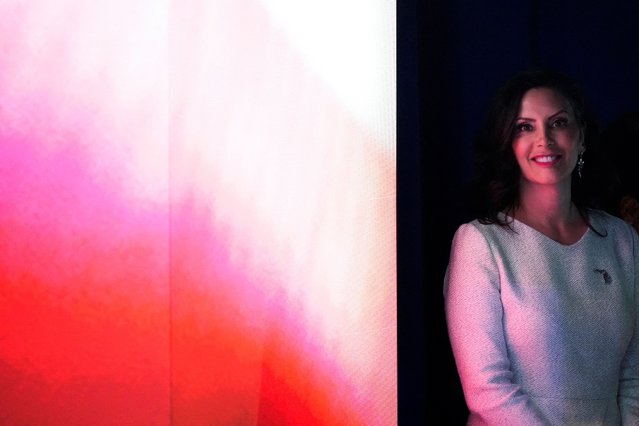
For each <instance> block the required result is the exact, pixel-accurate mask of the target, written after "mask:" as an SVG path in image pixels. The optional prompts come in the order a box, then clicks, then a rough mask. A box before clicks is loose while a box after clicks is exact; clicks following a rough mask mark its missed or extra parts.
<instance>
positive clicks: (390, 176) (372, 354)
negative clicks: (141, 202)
mask: <svg viewBox="0 0 639 426" xmlns="http://www.w3.org/2000/svg"><path fill="white" fill-rule="evenodd" d="M329 4H330V5H332V7H333V8H334V10H335V11H336V13H338V11H341V10H342V9H343V7H342V4H339V5H338V4H336V3H332V2H331V3H329ZM380 4H381V3H373V4H372V5H371V4H368V5H361V7H362V8H364V7H367V8H370V9H375V8H376V9H378V12H370V15H371V16H374V17H384V19H391V17H392V16H394V15H393V14H391V15H389V16H387V15H385V14H384V13H383V11H379V9H380V8H381V9H386V7H381V6H380ZM262 5H263V3H261V2H259V1H258V0H243V1H242V2H240V3H238V4H234V3H230V2H229V3H222V4H220V3H216V4H215V6H211V5H209V4H207V3H206V2H202V4H201V5H200V7H199V8H188V9H187V10H182V12H183V15H182V14H180V15H179V18H178V19H176V22H179V23H180V25H183V26H184V27H188V28H189V31H188V32H187V31H181V30H180V31H177V30H179V28H180V27H174V26H172V28H174V29H175V30H176V31H177V33H178V34H180V35H181V38H180V39H179V40H176V39H172V42H174V43H175V44H174V46H173V49H174V51H173V56H172V60H171V64H172V66H174V68H173V69H172V73H171V95H172V96H171V107H172V111H171V119H172V122H171V129H172V130H171V132H172V137H171V152H172V154H171V164H172V168H171V172H172V180H171V190H172V191H171V194H172V202H173V203H180V202H182V201H183V200H189V202H192V200H195V201H196V203H197V204H198V207H199V208H201V211H208V212H210V213H209V214H210V217H211V223H212V226H213V229H214V231H213V232H214V233H215V232H216V231H217V233H219V234H222V233H224V235H230V236H231V238H229V241H225V248H226V250H228V254H229V257H230V258H231V259H232V263H233V264H232V265H231V267H232V268H235V269H237V270H240V271H242V273H243V274H245V275H247V276H249V278H250V279H249V280H248V281H247V282H246V283H245V287H246V288H245V289H243V292H244V293H245V294H247V295H248V296H247V298H250V297H256V296H255V295H264V294H268V295H269V297H268V298H266V299H269V300H264V299H260V300H252V304H251V305H250V306H260V307H261V306H263V304H265V303H270V301H271V300H279V301H280V303H283V305H282V306H283V309H286V310H287V312H288V313H289V314H290V315H288V317H292V318H294V319H295V320H296V321H297V324H296V325H297V326H298V327H299V328H300V329H301V330H303V333H302V335H300V336H299V339H300V342H296V343H299V344H309V345H312V344H314V345H316V347H317V348H318V350H319V351H321V350H322V349H323V350H324V352H323V353H318V354H317V356H318V357H319V356H325V357H327V358H329V359H331V360H332V361H334V362H335V363H336V364H337V365H338V367H339V368H340V369H342V372H343V373H344V374H345V375H346V376H347V377H348V378H349V380H350V384H351V385H353V387H354V388H355V389H366V390H367V391H366V392H363V395H362V396H361V398H362V401H365V403H363V406H364V405H365V406H367V407H368V408H370V410H369V412H370V415H371V416H373V417H371V418H374V416H375V415H378V416H387V418H385V419H384V420H382V421H379V418H378V419H377V420H378V421H377V422H376V421H373V422H371V424H393V423H394V421H393V417H394V416H395V415H396V402H397V400H396V360H397V357H396V287H395V286H396V257H395V256H396V254H395V156H394V152H395V149H394V147H395V133H394V130H395V128H394V121H393V124H392V125H391V124H390V123H391V121H392V120H390V119H389V118H388V117H394V99H392V100H387V99H386V98H385V96H384V95H383V93H385V92H384V90H388V87H390V86H393V87H394V84H395V81H394V78H392V76H394V60H393V61H390V62H388V63H386V62H385V60H386V59H379V58H377V59H374V58H373V56H374V55H373V54H372V51H370V52H368V53H367V55H370V56H369V59H370V61H371V62H368V67H369V68H370V67H372V68H375V67H378V68H380V69H378V70H376V72H378V73H377V74H375V73H369V72H368V71H366V70H365V69H364V68H366V67H364V68H362V67H361V66H360V65H359V61H357V60H356V61H353V60H352V59H353V58H350V57H348V52H349V50H348V49H345V50H341V49H337V48H336V44H338V42H339V43H342V44H344V45H347V46H357V45H358V44H362V43H368V42H370V41H371V40H377V44H381V45H387V44H388V43H394V34H391V35H388V37H389V39H387V40H385V41H383V42H382V41H380V40H378V37H380V34H385V30H384V28H387V27H388V26H392V25H390V24H389V23H388V22H383V21H381V20H378V21H376V24H375V25H373V22H372V21H370V20H369V21H364V23H363V24H362V26H360V24H359V23H358V22H356V21H353V22H351V24H352V30H351V32H346V33H342V34H341V37H342V39H341V40H338V38H330V37H329V38H327V39H326V41H325V43H323V42H322V39H321V38H315V39H313V40H312V41H313V43H315V46H314V49H316V50H317V51H318V52H320V56H319V57H320V58H322V55H323V59H322V60H323V61H326V63H327V64H328V65H327V66H326V67H325V71H326V72H327V73H328V74H320V73H318V72H317V67H320V68H322V67H324V64H322V65H321V66H320V65H317V66H314V65H312V64H309V59H308V58H309V56H308V55H307V54H306V53H305V52H304V51H303V50H304V49H301V48H300V47H299V45H298V44H296V42H295V41H294V40H292V39H291V38H292V37H293V36H290V33H289V32H284V31H280V29H281V28H280V26H276V25H274V21H273V19H272V17H271V15H269V13H268V12H267V11H266V10H264V9H263V7H262ZM384 5H386V3H384ZM290 7H292V9H293V11H294V12H295V11H297V10H298V9H299V7H298V6H295V5H291V6H290ZM317 7H319V6H317ZM323 7H324V6H321V8H323ZM352 12H354V11H352ZM340 13H341V12H340ZM327 15H328V14H327ZM291 16H295V13H292V14H291ZM305 16H306V15H305ZM393 19H394V18H393ZM301 21H302V23H304V22H305V21H304V17H302V19H301ZM373 21H374V20H373ZM306 23H307V24H309V23H308V22H306ZM172 25H173V24H172ZM309 25H310V24H309ZM323 25H326V28H325V29H323V30H321V31H320V29H319V28H317V27H315V28H316V29H315V30H314V32H316V33H318V34H322V33H323V32H325V31H328V29H329V28H331V25H329V24H327V22H325V21H324V22H323ZM342 26H343V27H345V26H346V22H343V23H342ZM344 30H345V28H344ZM309 36H310V35H309ZM351 36H352V37H353V38H354V39H355V40H354V41H353V40H350V37H351ZM293 38H294V37H293ZM371 44H374V43H372V42H371ZM353 50H357V49H355V47H353ZM361 51H363V52H366V50H365V49H363V50H361ZM384 52H385V51H384V49H383V48H380V49H379V51H378V52H377V53H379V54H380V55H381V56H382V57H383V56H384V55H385V54H386V53H387V52H388V51H386V53H384ZM176 58H179V60H177V59H176ZM369 59H366V60H369ZM361 60H362V61H365V59H361ZM320 62H321V61H320ZM340 62H341V63H340ZM371 63H372V64H378V65H370V64H371ZM351 64H353V66H354V67H356V68H357V67H360V68H358V69H359V70H360V71H361V73H363V74H362V75H358V72H357V71H354V72H351V71H350V70H349V67H350V65H351ZM311 65H312V66H311ZM384 67H387V68H386V70H385V71H384V70H383V68H384ZM365 71H366V72H365ZM341 73H345V74H346V76H345V77H344V76H342V75H340V74H341ZM371 74H372V75H371ZM327 75H328V76H329V77H328V78H327ZM331 75H332V76H333V77H331ZM382 77H383V78H382ZM331 78H333V80H331ZM367 79H369V80H368V82H365V83H362V81H366V80H367ZM378 80H379V81H378ZM328 81H330V82H331V84H333V85H332V86H331V85H329V84H327V82H328ZM350 84H355V85H356V86H358V87H355V88H352V87H350V86H349V85H350ZM365 86H366V87H365ZM364 88H366V89H367V90H364ZM371 92H372V93H373V94H371ZM359 96H361V97H362V98H359V99H355V98H358V97H359ZM347 101H348V102H350V104H348V103H347ZM389 105H392V107H389ZM363 117H368V118H366V119H364V118H363ZM375 117H377V118H375ZM382 117H385V118H382ZM366 120H371V121H375V120H378V122H376V123H375V124H372V123H370V124H365V121H366ZM383 125H386V126H388V127H386V128H384V130H383V131H381V130H380V131H376V130H375V128H376V127H375V126H378V127H380V128H381V127H383ZM210 291H211V292H213V294H214V293H215V291H218V289H216V287H215V286H214V283H212V284H211V288H210ZM251 295H253V296H251ZM282 298H283V299H284V300H282ZM249 300H251V299H249ZM273 303H275V302H273ZM275 314H277V311H276V313H275ZM267 317H268V315H267ZM278 320H279V318H278V317H273V318H264V321H263V324H262V327H263V328H264V330H267V329H268V327H273V326H275V324H277V321H278Z"/></svg>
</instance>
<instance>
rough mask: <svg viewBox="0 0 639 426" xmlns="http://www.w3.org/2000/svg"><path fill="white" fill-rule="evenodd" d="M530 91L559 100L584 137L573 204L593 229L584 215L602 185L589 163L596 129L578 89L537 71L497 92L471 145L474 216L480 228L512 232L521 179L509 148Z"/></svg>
mask: <svg viewBox="0 0 639 426" xmlns="http://www.w3.org/2000/svg"><path fill="white" fill-rule="evenodd" d="M534 88H548V89H552V90H554V91H556V92H557V93H559V94H561V95H562V96H563V97H564V98H565V99H566V100H567V101H568V103H569V104H570V106H571V107H572V110H573V113H574V115H575V119H576V121H577V124H578V126H579V128H580V129H581V131H582V132H583V135H584V144H585V147H586V151H585V152H584V156H583V158H584V161H585V166H584V169H583V172H582V176H583V178H579V177H578V176H577V171H576V170H575V171H573V174H572V186H571V188H572V201H573V203H574V204H575V206H576V207H577V209H578V211H579V214H580V215H581V216H582V217H583V218H584V220H585V221H586V223H588V226H590V227H591V228H592V226H591V224H590V221H589V219H588V214H587V210H588V209H589V208H593V207H598V204H599V201H598V197H597V194H598V189H597V188H598V187H600V186H601V184H602V183H603V181H601V179H600V178H599V176H598V175H599V174H600V169H601V168H602V167H600V166H598V165H597V164H595V163H597V161H593V160H596V159H597V157H598V155H597V153H598V152H599V151H600V149H599V147H598V124H597V121H596V120H595V117H594V114H593V113H592V109H591V108H590V107H589V105H588V104H587V103H586V100H585V98H584V96H583V93H582V91H581V89H580V87H579V86H578V85H577V83H576V82H575V81H574V80H573V79H571V78H570V77H568V76H566V75H565V74H562V73H560V72H557V71H553V70H542V69H535V70H527V71H524V72H522V73H520V74H517V75H515V76H514V77H512V78H511V79H510V80H508V81H507V82H506V83H505V84H504V85H503V86H502V87H501V88H499V90H498V91H497V92H496V94H495V95H494V97H493V98H492V101H491V103H490V106H489V109H488V113H487V115H486V118H485V122H484V126H483V127H482V128H481V130H480V132H479V134H478V137H477V139H476V145H475V153H476V161H477V163H476V166H477V174H476V179H475V181H474V184H473V190H472V194H473V198H474V203H473V204H474V209H475V211H474V215H475V217H477V219H478V220H479V221H480V222H481V223H485V224H487V223H489V224H492V223H494V224H498V225H502V226H506V227H509V228H511V229H512V217H513V213H514V211H515V209H516V208H517V207H518V206H519V202H520V200H519V180H520V175H521V170H520V168H519V165H518V163H517V160H516V158H515V154H514V152H513V149H512V142H513V138H514V136H515V127H516V121H517V117H518V115H519V110H520V105H521V100H522V98H523V96H524V94H525V93H526V92H528V91H529V90H530V89H534ZM575 169H576V168H575ZM604 186H605V184H604ZM501 212H503V213H506V216H505V217H504V216H503V215H501V214H500V213H501ZM593 230H594V229H593ZM595 231H596V230H595Z"/></svg>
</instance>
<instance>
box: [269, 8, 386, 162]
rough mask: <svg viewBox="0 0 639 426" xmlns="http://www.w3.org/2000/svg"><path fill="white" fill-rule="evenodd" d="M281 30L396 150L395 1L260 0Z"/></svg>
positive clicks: (347, 104) (381, 139) (344, 100)
mask: <svg viewBox="0 0 639 426" xmlns="http://www.w3.org/2000/svg"><path fill="white" fill-rule="evenodd" d="M259 1H260V2H261V3H262V4H263V5H264V7H265V8H266V9H267V11H268V12H269V15H270V17H271V19H272V21H273V23H274V25H275V26H276V27H277V29H278V30H280V31H283V32H284V33H285V35H286V37H287V41H288V42H289V43H290V44H291V45H292V46H293V47H294V48H295V49H296V51H297V53H298V54H299V55H301V56H302V57H303V58H304V60H305V61H306V62H307V63H308V64H309V66H310V67H311V68H312V69H313V71H314V72H316V73H317V74H318V75H319V76H320V78H321V79H322V81H323V82H324V84H326V85H327V86H328V87H330V89H331V90H333V91H334V93H335V95H336V96H337V97H338V99H340V100H341V102H342V103H343V104H344V106H345V107H346V108H348V109H349V110H350V111H351V113H352V114H353V115H354V116H355V117H356V118H357V119H358V120H360V121H361V122H362V123H363V124H364V125H365V126H366V127H367V128H368V129H369V131H371V132H372V134H374V135H376V136H380V137H377V138H375V141H376V142H377V143H380V144H382V145H383V147H384V148H385V149H387V150H389V151H390V152H391V153H394V152H395V151H394V149H395V147H394V144H384V141H388V140H389V139H392V137H391V138H389V134H388V132H394V129H395V121H396V119H395V105H396V102H395V93H396V91H395V87H396V85H395V80H396V71H395V60H396V58H395V52H396V48H395V38H396V37H395V29H396V26H395V21H396V19H395V15H396V12H395V10H396V9H395V1H392V0H324V1H312V0H306V1H304V0H259Z"/></svg>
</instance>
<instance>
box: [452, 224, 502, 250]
mask: <svg viewBox="0 0 639 426" xmlns="http://www.w3.org/2000/svg"><path fill="white" fill-rule="evenodd" d="M512 233H513V230H512V229H511V228H509V227H507V226H503V225H500V224H497V223H488V222H485V221H481V220H479V219H473V220H471V221H469V222H466V223H462V224H461V225H459V227H458V228H457V230H456V231H455V236H454V237H453V242H454V243H455V242H457V243H461V242H464V243H468V242H474V243H475V244H482V245H484V244H485V245H491V244H492V243H493V242H495V241H497V240H501V239H503V238H507V237H508V236H509V235H510V234H512Z"/></svg>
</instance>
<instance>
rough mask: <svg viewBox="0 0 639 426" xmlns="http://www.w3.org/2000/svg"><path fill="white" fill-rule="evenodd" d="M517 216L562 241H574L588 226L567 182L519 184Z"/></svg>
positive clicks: (519, 219)
mask: <svg viewBox="0 0 639 426" xmlns="http://www.w3.org/2000/svg"><path fill="white" fill-rule="evenodd" d="M514 215H515V219H517V220H518V221H520V222H522V223H525V224H526V225H528V226H530V227H532V228H534V229H536V230H537V231H539V232H541V233H543V234H545V235H546V236H548V237H549V238H552V239H553V240H555V241H557V242H560V243H562V244H573V243H575V242H576V241H578V240H579V239H580V238H581V237H582V236H583V234H584V233H585V232H586V230H587V229H588V224H587V223H586V222H585V221H584V219H583V218H582V217H581V215H580V214H579V211H578V210H577V208H576V206H575V205H574V204H573V203H572V201H571V197H570V182H568V183H567V185H563V186H561V185H534V184H522V185H521V186H520V194H519V205H518V206H517V208H516V209H515V212H514Z"/></svg>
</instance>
